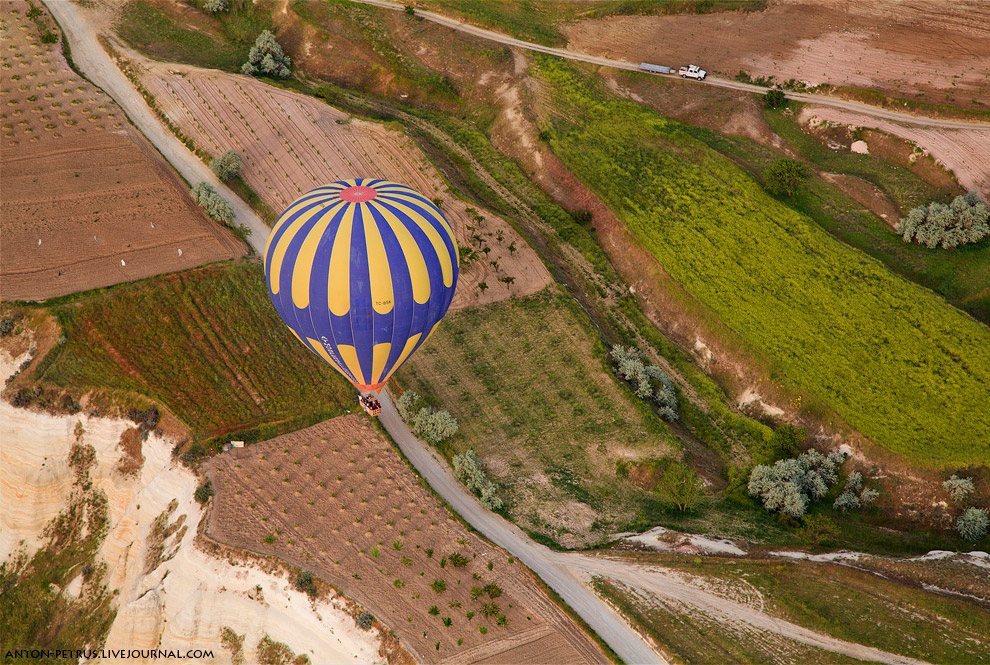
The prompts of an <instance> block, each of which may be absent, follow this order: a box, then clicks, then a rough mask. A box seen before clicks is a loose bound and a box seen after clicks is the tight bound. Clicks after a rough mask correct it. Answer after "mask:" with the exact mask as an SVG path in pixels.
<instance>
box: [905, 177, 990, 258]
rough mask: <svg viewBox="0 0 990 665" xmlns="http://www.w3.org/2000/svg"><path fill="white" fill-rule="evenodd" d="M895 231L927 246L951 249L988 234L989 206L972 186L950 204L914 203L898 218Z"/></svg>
mask: <svg viewBox="0 0 990 665" xmlns="http://www.w3.org/2000/svg"><path fill="white" fill-rule="evenodd" d="M897 231H898V232H899V233H900V234H901V238H902V239H903V240H904V242H916V243H919V244H922V245H925V246H926V247H928V248H930V249H934V248H936V247H942V248H943V249H953V248H955V247H958V246H959V245H966V244H970V243H974V242H980V241H981V240H983V239H984V238H987V237H990V210H988V209H987V206H986V204H985V203H983V201H981V200H980V197H979V196H978V195H977V192H976V190H973V191H971V192H968V193H966V194H961V195H959V196H957V197H956V198H955V199H954V200H953V201H952V203H951V204H949V205H946V204H944V203H931V204H929V205H927V206H918V207H917V208H914V209H913V210H911V212H910V213H908V216H907V217H905V218H903V219H901V221H900V223H898V225H897Z"/></svg>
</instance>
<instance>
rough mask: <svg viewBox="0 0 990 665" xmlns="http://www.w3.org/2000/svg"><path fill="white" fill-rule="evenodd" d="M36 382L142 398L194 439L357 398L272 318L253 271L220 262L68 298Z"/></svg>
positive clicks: (338, 406) (329, 409)
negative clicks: (60, 336) (55, 343)
mask: <svg viewBox="0 0 990 665" xmlns="http://www.w3.org/2000/svg"><path fill="white" fill-rule="evenodd" d="M52 311H53V313H54V314H55V316H56V317H58V319H59V321H60V323H61V324H62V327H63V329H64V331H65V334H66V337H67V341H66V343H65V344H64V345H63V346H61V347H56V350H55V351H53V352H52V354H51V356H50V358H49V359H46V362H45V363H44V365H45V366H44V368H43V369H42V372H43V374H42V375H41V376H40V378H41V380H43V381H44V382H46V383H50V384H54V385H57V386H61V387H65V388H69V389H73V390H76V391H88V390H102V391H109V392H111V393H125V394H126V393H138V394H143V395H147V396H149V397H151V398H153V399H155V400H157V401H159V402H160V403H162V404H164V405H165V406H166V407H167V408H168V409H169V410H170V411H171V412H172V413H174V414H175V415H176V416H177V417H178V418H180V419H181V420H182V421H183V422H185V423H186V424H187V425H189V427H190V428H191V429H192V431H193V435H194V436H195V437H196V438H197V439H203V438H208V437H211V436H217V435H221V434H225V433H229V432H236V431H243V430H250V429H253V428H259V427H262V426H265V425H270V424H273V423H278V422H280V421H283V420H287V419H298V418H299V417H300V416H304V415H305V416H312V415H313V414H320V415H323V416H325V417H329V416H331V415H338V414H341V413H343V412H344V407H345V405H349V404H350V403H351V401H352V400H353V390H352V389H351V387H350V386H349V384H347V383H346V382H345V381H344V380H343V379H342V378H341V377H340V376H339V375H337V373H336V372H334V371H333V370H332V369H330V368H329V367H328V366H326V365H324V364H323V363H321V362H320V361H319V360H318V359H316V357H315V355H314V354H312V353H311V352H309V351H307V349H306V348H305V347H303V346H302V345H301V344H300V343H299V342H298V341H297V340H296V339H295V338H293V336H292V334H291V333H290V332H289V331H288V329H287V328H286V327H285V326H284V325H283V324H282V322H281V321H280V320H279V318H278V315H277V314H276V313H275V310H274V308H273V307H272V306H271V303H270V302H269V300H268V294H267V291H266V288H265V284H264V276H263V274H262V269H261V267H260V266H258V265H256V264H254V263H249V262H246V261H245V262H240V263H235V264H217V265H212V266H207V267H205V268H200V269H197V270H192V271H188V272H184V273H179V274H173V275H165V276H161V277H155V278H152V279H149V280H144V281H140V282H134V283H131V284H127V285H121V286H119V287H114V288H110V289H105V290H102V291H97V292H89V293H86V294H81V295H79V296H73V297H70V298H67V299H65V300H64V301H63V302H62V303H61V304H58V305H56V306H54V307H53V308H52Z"/></svg>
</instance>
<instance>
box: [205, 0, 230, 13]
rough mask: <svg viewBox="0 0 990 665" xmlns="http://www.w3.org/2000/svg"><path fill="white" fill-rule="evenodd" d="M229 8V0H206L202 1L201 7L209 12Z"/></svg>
mask: <svg viewBox="0 0 990 665" xmlns="http://www.w3.org/2000/svg"><path fill="white" fill-rule="evenodd" d="M229 8H230V0H206V2H204V3H203V9H204V10H206V11H208V12H210V13H211V14H219V13H220V12H225V11H227V10H228V9H229Z"/></svg>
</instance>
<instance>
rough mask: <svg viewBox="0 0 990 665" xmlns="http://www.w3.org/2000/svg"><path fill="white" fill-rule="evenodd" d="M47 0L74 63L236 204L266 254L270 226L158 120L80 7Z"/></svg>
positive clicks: (189, 172) (169, 152)
mask: <svg viewBox="0 0 990 665" xmlns="http://www.w3.org/2000/svg"><path fill="white" fill-rule="evenodd" d="M44 3H45V6H47V7H48V10H49V11H50V12H51V13H52V16H54V17H55V20H56V21H58V24H59V26H60V27H61V28H62V31H63V32H64V33H65V38H66V40H67V41H68V43H69V47H70V48H71V49H72V60H73V62H74V63H75V66H76V68H77V69H78V70H80V71H81V72H82V73H83V74H84V75H85V76H86V78H88V79H89V80H90V82H92V83H93V84H94V85H97V86H99V87H100V88H102V89H103V91H104V92H106V93H107V94H108V95H110V96H111V97H112V98H113V100H114V101H115V102H117V104H118V105H119V106H120V107H121V108H122V109H124V112H125V113H126V114H127V117H128V118H129V119H130V121H131V122H132V123H134V125H135V126H136V127H137V128H138V129H139V130H141V133H142V134H144V135H145V136H146V137H147V138H148V140H149V141H151V142H152V143H153V144H154V146H155V147H156V148H157V149H158V151H159V152H160V153H161V154H162V156H163V157H165V159H167V160H168V162H169V163H170V164H171V165H172V166H173V167H175V170H176V171H178V172H179V174H180V175H181V176H182V177H183V178H185V180H186V182H188V183H190V184H195V183H197V182H208V183H210V184H211V185H213V186H214V187H215V188H216V190H217V191H218V192H219V193H220V194H221V195H223V197H224V198H225V199H227V201H229V202H230V205H231V206H233V208H234V215H235V223H236V224H243V225H245V226H246V227H247V228H249V229H250V230H251V235H249V236H248V244H249V245H250V246H251V247H252V248H253V249H254V251H256V252H257V253H258V254H261V255H263V254H264V253H265V241H266V240H267V239H268V227H267V226H266V225H265V223H264V222H263V221H262V220H261V218H260V217H258V215H256V214H255V212H254V210H252V209H251V207H250V206H249V205H248V204H246V203H245V202H244V201H242V200H241V199H240V198H239V197H238V196H237V195H236V194H234V193H233V192H232V191H231V190H230V189H229V188H227V186H226V185H224V184H223V183H222V182H220V181H219V180H218V179H217V177H216V176H215V175H214V174H213V172H212V171H211V170H210V169H209V168H208V167H207V166H206V164H204V163H203V162H201V161H200V160H199V158H198V157H196V155H194V154H193V153H192V152H190V151H189V149H188V148H186V147H185V146H184V145H183V144H182V143H181V142H180V141H179V139H177V138H175V136H174V135H173V134H172V133H171V132H170V131H169V130H168V129H167V128H165V127H164V126H163V125H162V124H161V122H159V120H158V117H157V116H156V115H155V113H154V111H152V110H151V108H150V107H149V106H148V105H147V103H145V101H144V98H143V97H142V96H141V94H140V93H139V92H138V91H137V90H136V89H135V88H134V86H132V85H131V83H130V81H128V80H127V77H126V76H124V75H123V74H122V73H121V71H120V70H119V69H117V66H116V65H115V64H114V62H113V60H112V59H111V58H110V56H109V55H108V54H107V52H106V51H104V50H103V47H102V46H101V45H100V42H99V41H98V40H97V38H96V30H95V29H94V28H93V26H91V25H89V24H88V23H87V21H86V19H85V17H84V16H83V15H82V14H81V12H80V10H79V7H78V6H77V5H75V4H74V3H72V2H68V1H67V0H44Z"/></svg>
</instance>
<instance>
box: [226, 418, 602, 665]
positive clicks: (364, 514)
mask: <svg viewBox="0 0 990 665" xmlns="http://www.w3.org/2000/svg"><path fill="white" fill-rule="evenodd" d="M208 470H209V474H210V478H211V479H212V482H213V486H214V488H215V490H216V496H215V498H214V504H213V509H212V510H211V513H210V518H209V526H208V529H207V534H208V535H209V536H210V537H211V538H213V539H215V540H218V541H220V542H223V543H225V544H228V545H233V546H237V547H243V548H245V549H249V550H252V551H255V552H262V553H266V554H274V555H276V556H278V557H279V558H280V559H283V560H285V561H288V562H290V563H292V564H294V565H298V566H300V567H302V568H303V569H306V570H309V571H311V572H312V573H313V574H314V575H315V576H317V577H320V578H322V579H324V580H326V581H327V582H329V583H331V584H333V585H334V586H335V587H337V588H338V589H340V590H341V591H342V592H343V593H344V594H345V595H347V596H349V597H351V598H354V599H355V600H357V601H358V602H360V603H361V604H362V605H364V606H365V607H367V608H368V609H369V610H370V611H371V612H372V613H373V614H374V615H375V617H376V618H377V619H379V620H381V621H383V622H384V623H385V624H386V625H387V626H388V627H389V628H391V629H392V630H393V631H394V632H395V634H396V635H397V636H398V638H399V639H400V640H401V641H402V644H403V645H404V646H405V647H406V648H407V649H408V650H409V651H410V652H411V653H412V654H413V656H414V658H415V659H416V661H417V662H441V661H442V662H448V663H563V662H567V663H605V662H608V661H607V660H606V659H605V657H604V655H603V654H602V653H601V652H600V650H599V649H598V647H597V646H596V645H595V644H594V642H593V641H592V640H591V639H590V638H589V637H588V636H587V635H586V634H585V633H584V632H583V631H582V630H581V629H580V628H579V627H578V626H577V625H576V624H575V623H574V622H573V621H571V620H570V619H569V618H568V617H567V615H566V614H564V612H563V611H562V610H561V609H560V608H559V607H558V606H557V605H555V604H554V603H553V602H552V601H551V600H550V599H549V598H548V597H547V596H546V595H545V594H544V593H543V592H542V591H540V590H539V589H538V587H537V586H536V584H535V582H534V581H533V579H532V577H531V574H530V573H529V572H528V571H527V570H526V569H525V568H524V567H523V566H522V564H520V563H519V562H516V561H514V560H510V558H509V557H508V555H507V554H506V553H505V552H504V551H502V550H500V549H497V548H495V547H494V546H492V545H489V544H488V543H485V542H484V541H482V540H481V539H480V538H478V537H477V536H476V535H474V534H473V533H470V532H468V531H467V529H465V528H464V527H463V526H462V525H461V524H460V523H459V522H457V521H456V520H455V519H454V518H453V517H452V516H451V515H450V513H448V511H447V510H446V509H445V508H444V507H443V506H442V505H441V504H440V503H439V502H438V501H437V500H436V499H435V498H434V497H433V496H431V495H430V493H429V491H428V490H427V489H425V488H424V487H423V486H421V485H420V484H419V483H418V482H417V480H416V478H415V476H414V475H413V474H412V472H411V471H410V470H409V468H408V467H407V466H406V464H405V462H404V461H403V460H402V459H401V458H400V457H399V455H398V453H397V452H396V451H395V450H394V449H393V448H392V447H391V446H390V445H389V444H388V443H386V442H385V440H384V439H382V438H381V436H379V435H378V434H376V433H375V431H374V430H373V429H372V428H371V427H370V425H369V424H368V422H367V421H366V420H365V419H364V418H363V417H360V416H357V415H351V416H343V417H340V418H334V419H332V420H328V421H324V422H322V423H320V424H318V425H315V426H313V427H310V428H307V429H304V430H301V431H298V432H294V433H292V434H287V435H284V436H280V437H278V438H276V439H271V440H269V441H265V442H263V443H259V444H255V445H253V446H250V447H248V448H244V449H240V450H237V451H235V452H231V453H226V454H223V455H220V456H217V457H215V458H213V459H212V460H211V461H210V462H209V464H208ZM482 589H484V591H482ZM473 590H474V591H473ZM431 608H435V609H431Z"/></svg>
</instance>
